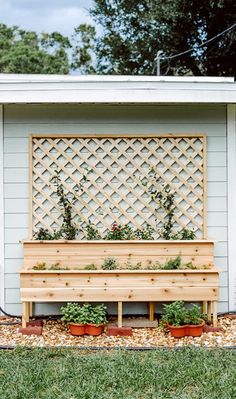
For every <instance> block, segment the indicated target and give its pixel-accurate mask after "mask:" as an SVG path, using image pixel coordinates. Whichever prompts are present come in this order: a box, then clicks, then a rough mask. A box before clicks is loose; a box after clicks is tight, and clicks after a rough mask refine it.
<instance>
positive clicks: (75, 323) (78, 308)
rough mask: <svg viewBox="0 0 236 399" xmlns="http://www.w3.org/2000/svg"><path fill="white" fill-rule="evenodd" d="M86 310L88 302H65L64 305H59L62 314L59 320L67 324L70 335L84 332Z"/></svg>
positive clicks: (86, 316)
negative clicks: (80, 303)
mask: <svg viewBox="0 0 236 399" xmlns="http://www.w3.org/2000/svg"><path fill="white" fill-rule="evenodd" d="M88 310H89V309H88V304H84V305H79V304H78V303H67V305H66V306H62V307H61V312H62V315H63V317H62V318H61V320H63V321H65V322H66V323H68V324H69V326H70V333H71V334H72V335H84V334H85V326H86V322H87V318H88Z"/></svg>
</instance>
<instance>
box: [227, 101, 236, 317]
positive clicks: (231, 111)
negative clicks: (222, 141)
mask: <svg viewBox="0 0 236 399" xmlns="http://www.w3.org/2000/svg"><path fill="white" fill-rule="evenodd" d="M227 153H228V168H227V171H228V172H227V173H228V176H227V177H228V287H229V310H230V311H235V310H236V105H235V104H228V105H227Z"/></svg>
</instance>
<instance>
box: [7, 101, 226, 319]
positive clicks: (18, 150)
mask: <svg viewBox="0 0 236 399" xmlns="http://www.w3.org/2000/svg"><path fill="white" fill-rule="evenodd" d="M32 133H34V134H37V133H39V134H81V133H83V134H87V135H93V134H108V135H112V134H130V135H133V134H146V135H147V136H148V135H149V134H157V135H161V134H167V133H176V134H181V133H189V134H193V135H194V134H196V133H205V134H206V135H207V176H208V177H207V181H208V183H207V227H208V237H209V238H212V239H214V240H216V244H215V263H216V265H217V266H218V267H219V268H220V269H221V270H223V273H222V275H221V291H220V292H221V298H220V306H219V311H227V310H228V288H227V287H228V263H227V174H226V173H227V169H226V168H227V154H226V139H227V138H226V107H225V106H221V105H204V106H202V105H193V106H191V105H178V106H175V105H170V106H161V105H159V106H158V105H145V106H142V105H137V106H135V105H126V106H120V105H110V106H106V105H99V106H95V105H89V106H88V105H86V106H85V105H83V106H82V105H44V106H40V105H7V106H5V109H4V153H5V155H4V166H5V170H4V188H5V236H6V245H5V257H6V259H5V273H6V275H5V286H6V293H5V298H6V305H7V306H6V308H7V310H8V311H9V312H13V313H19V312H20V305H19V286H18V284H19V278H18V276H17V274H16V273H17V270H18V269H19V268H20V266H21V263H22V248H21V244H20V243H19V240H21V239H24V238H26V237H27V235H28V231H27V228H28V221H29V215H28V209H29V184H28V182H29V170H28V165H29V153H28V149H29V136H30V134H32ZM36 309H37V312H39V313H45V314H46V313H47V314H48V313H54V314H55V313H58V307H57V306H56V305H37V307H36ZM111 309H112V310H115V309H116V307H115V305H114V306H113V307H112V308H111ZM146 310H147V307H146V305H144V304H140V305H135V304H130V305H129V306H128V305H127V306H126V307H125V313H126V312H131V313H132V312H134V313H144V312H146Z"/></svg>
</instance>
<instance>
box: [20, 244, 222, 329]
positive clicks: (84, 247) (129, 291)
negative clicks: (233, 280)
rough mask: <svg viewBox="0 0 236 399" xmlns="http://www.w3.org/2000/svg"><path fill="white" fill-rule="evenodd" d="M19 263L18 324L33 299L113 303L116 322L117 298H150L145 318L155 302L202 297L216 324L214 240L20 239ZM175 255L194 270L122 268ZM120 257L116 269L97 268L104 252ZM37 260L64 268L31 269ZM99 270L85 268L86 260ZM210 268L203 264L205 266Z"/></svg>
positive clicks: (101, 261) (28, 314)
mask: <svg viewBox="0 0 236 399" xmlns="http://www.w3.org/2000/svg"><path fill="white" fill-rule="evenodd" d="M23 246H24V265H23V268H22V270H21V271H20V295H21V301H22V303H23V316H22V324H23V326H25V325H26V322H27V321H28V320H29V317H30V315H31V313H32V303H33V302H71V301H73V302H118V322H119V326H121V324H122V302H149V314H150V318H151V319H152V318H153V317H154V302H168V301H176V300H184V301H191V302H192V301H193V302H194V301H195V302H198V301H202V302H203V303H204V307H205V310H207V312H208V316H209V318H210V315H211V304H213V322H214V324H216V315H217V300H218V296H219V271H218V270H217V269H216V268H215V267H214V264H213V262H214V256H213V248H214V243H213V241H206V240H194V241H24V242H23ZM178 255H180V256H181V260H182V262H183V263H188V262H192V263H193V265H194V266H197V267H198V269H197V270H192V269H185V270H147V269H142V270H127V269H125V264H126V262H127V260H129V261H130V262H132V263H137V262H142V265H143V266H144V267H145V265H147V263H148V261H153V262H155V261H159V262H161V263H164V262H165V261H166V259H170V258H175V257H176V256H178ZM109 256H110V257H114V258H115V259H117V261H118V262H119V265H120V268H119V270H102V269H99V267H100V266H101V264H102V263H103V261H104V260H105V259H106V258H107V257H109ZM37 262H45V263H46V264H47V266H48V267H50V265H52V264H55V263H58V264H59V266H61V267H68V268H69V270H41V271H38V270H33V269H32V268H33V266H34V265H35V264H36V263H37ZM91 263H94V264H96V266H97V268H98V270H84V267H85V266H86V265H88V264H91ZM204 266H205V267H209V268H208V269H204Z"/></svg>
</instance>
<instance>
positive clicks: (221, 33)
mask: <svg viewBox="0 0 236 399" xmlns="http://www.w3.org/2000/svg"><path fill="white" fill-rule="evenodd" d="M235 26H236V22H235V23H234V24H233V25H231V26H230V27H229V28H227V29H225V30H224V31H223V32H220V33H218V34H217V35H215V36H213V37H212V38H211V39H209V40H207V41H205V42H204V43H202V44H200V45H199V46H197V47H195V48H191V49H189V50H186V51H183V52H182V53H178V54H175V55H171V56H169V57H161V59H162V60H172V59H173V58H176V57H180V56H181V55H184V54H187V53H190V52H192V51H193V50H197V49H199V48H201V47H203V46H205V44H207V43H210V42H212V41H213V40H215V39H216V38H218V37H220V36H222V35H224V34H225V33H226V32H229V31H230V30H232V29H233V28H234V27H235Z"/></svg>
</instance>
